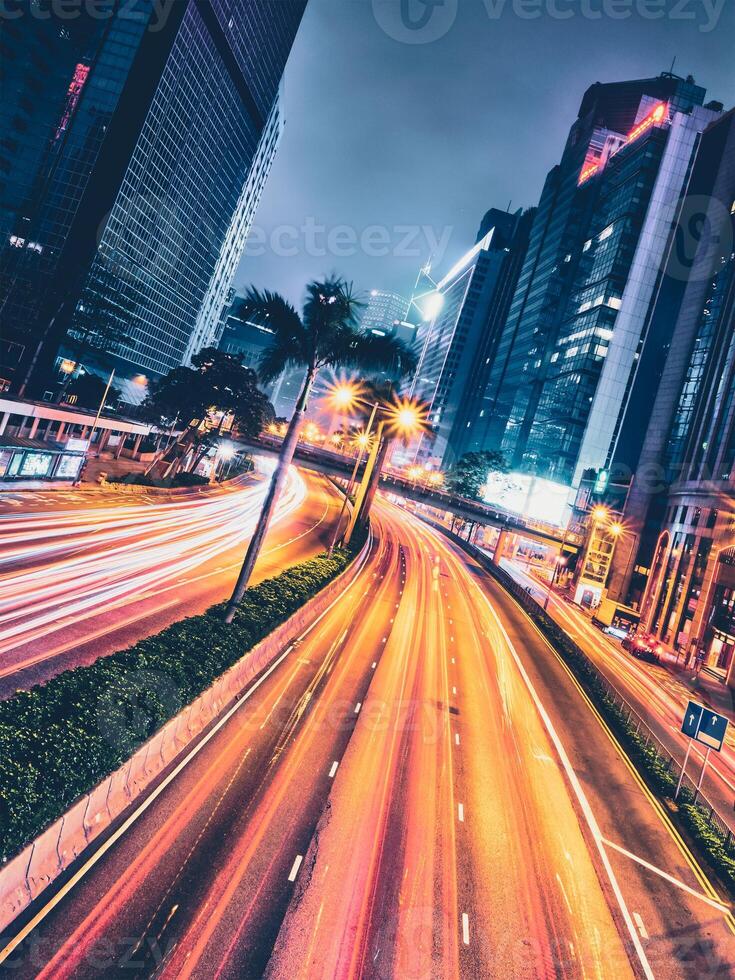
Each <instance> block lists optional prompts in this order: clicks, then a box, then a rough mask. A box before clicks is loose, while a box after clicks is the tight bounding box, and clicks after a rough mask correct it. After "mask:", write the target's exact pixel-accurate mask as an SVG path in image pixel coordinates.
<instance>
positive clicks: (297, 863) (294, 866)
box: [288, 854, 304, 881]
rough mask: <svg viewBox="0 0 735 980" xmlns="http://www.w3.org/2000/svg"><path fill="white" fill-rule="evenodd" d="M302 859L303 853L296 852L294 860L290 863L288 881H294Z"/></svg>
mask: <svg viewBox="0 0 735 980" xmlns="http://www.w3.org/2000/svg"><path fill="white" fill-rule="evenodd" d="M303 860H304V855H303V854H297V855H296V860H295V861H294V863H293V864H292V865H291V871H290V873H289V876H288V880H289V881H296V875H297V874H298V873H299V868H300V867H301V862H302V861H303Z"/></svg>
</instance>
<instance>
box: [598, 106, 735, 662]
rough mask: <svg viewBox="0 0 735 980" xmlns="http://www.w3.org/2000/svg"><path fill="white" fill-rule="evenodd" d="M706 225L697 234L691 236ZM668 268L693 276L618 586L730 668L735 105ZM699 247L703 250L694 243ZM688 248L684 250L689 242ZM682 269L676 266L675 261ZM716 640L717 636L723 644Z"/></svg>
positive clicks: (677, 635)
mask: <svg viewBox="0 0 735 980" xmlns="http://www.w3.org/2000/svg"><path fill="white" fill-rule="evenodd" d="M693 228H694V229H699V232H698V236H699V237H698V240H695V241H694V242H693V241H692V239H691V238H689V237H688V236H690V235H691V231H692V229H693ZM677 231H678V232H679V234H680V235H683V236H687V239H686V240H683V241H680V243H679V244H680V248H678V249H677V250H676V251H675V252H674V253H672V256H671V259H670V262H669V267H668V269H667V273H668V274H669V275H671V276H673V275H680V274H682V272H685V273H686V289H685V292H684V297H683V300H682V302H681V305H680V311H679V315H678V318H677V320H676V323H675V326H674V331H673V337H672V341H671V347H670V351H669V353H668V357H667V358H666V362H665V365H664V367H663V371H662V377H661V381H660V384H659V385H658V386H657V390H656V398H655V403H654V407H653V411H652V412H651V417H650V421H649V423H648V426H647V428H646V430H645V438H644V441H643V448H642V451H641V454H640V466H639V471H638V473H637V474H636V479H635V481H634V482H633V485H632V486H631V488H630V493H629V496H628V503H627V506H626V510H625V526H626V533H625V535H624V536H623V537H622V539H621V541H620V542H619V545H618V549H617V550H616V556H615V562H614V564H613V571H612V575H611V579H610V584H609V591H610V594H611V596H612V597H614V598H616V599H621V600H623V601H628V602H632V603H639V602H640V600H641V597H642V595H643V593H644V590H645V601H644V603H643V609H642V622H643V623H644V624H645V625H646V627H647V628H650V629H652V630H654V632H656V633H657V634H658V635H660V636H661V637H662V638H663V639H664V640H666V642H668V643H671V644H672V645H675V646H678V647H679V648H680V649H686V650H688V649H689V647H690V645H691V643H692V642H693V641H696V642H698V643H703V644H704V645H705V647H706V648H707V649H708V650H709V651H710V652H711V653H712V656H713V657H714V659H715V662H716V661H717V660H718V659H720V654H722V657H723V662H722V664H721V666H729V665H730V663H731V662H732V651H733V647H734V646H735V612H733V610H735V601H734V600H735V580H733V578H732V567H733V563H734V560H733V555H732V547H731V546H732V542H733V536H732V512H733V498H734V497H735V489H734V488H735V412H734V411H733V406H734V405H735V342H734V341H733V336H734V331H735V111H731V112H729V113H727V114H726V115H724V116H722V117H721V118H720V119H719V120H717V121H716V122H714V123H712V124H711V125H710V126H709V127H708V129H707V130H706V131H705V132H704V134H703V136H702V140H701V145H700V148H699V152H698V154H697V161H696V165H695V167H694V169H693V172H692V175H691V181H690V186H689V193H688V194H687V198H686V200H685V202H684V208H683V212H682V216H681V219H680V222H679V228H678V229H677ZM693 244H695V245H696V246H697V247H696V250H694V254H693V256H692V254H691V253H692V245H693ZM682 245H683V246H688V247H684V248H682V247H681V246H682ZM672 266H673V268H672ZM715 641H716V642H715Z"/></svg>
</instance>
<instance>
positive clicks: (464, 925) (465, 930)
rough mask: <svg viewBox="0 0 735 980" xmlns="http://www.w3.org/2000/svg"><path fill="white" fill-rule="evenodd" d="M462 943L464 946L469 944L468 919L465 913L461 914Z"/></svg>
mask: <svg viewBox="0 0 735 980" xmlns="http://www.w3.org/2000/svg"><path fill="white" fill-rule="evenodd" d="M462 942H463V943H464V944H465V946H469V944H470V917H469V916H468V915H467V913H466V912H463V913H462Z"/></svg>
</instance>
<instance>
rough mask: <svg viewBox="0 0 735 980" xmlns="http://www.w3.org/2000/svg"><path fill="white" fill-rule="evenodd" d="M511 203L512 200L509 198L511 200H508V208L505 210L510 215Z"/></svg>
mask: <svg viewBox="0 0 735 980" xmlns="http://www.w3.org/2000/svg"><path fill="white" fill-rule="evenodd" d="M512 203H513V198H511V199H510V200H509V201H508V207H507V208H506V211H507V212H508V214H510V206H511V204H512Z"/></svg>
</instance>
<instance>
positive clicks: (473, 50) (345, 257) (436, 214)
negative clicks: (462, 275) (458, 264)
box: [236, 0, 735, 303]
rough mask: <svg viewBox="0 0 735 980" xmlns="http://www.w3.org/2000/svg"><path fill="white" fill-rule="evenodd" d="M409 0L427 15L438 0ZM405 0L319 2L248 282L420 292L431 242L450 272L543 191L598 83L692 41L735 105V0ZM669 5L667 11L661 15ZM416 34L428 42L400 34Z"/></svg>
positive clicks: (716, 85)
mask: <svg viewBox="0 0 735 980" xmlns="http://www.w3.org/2000/svg"><path fill="white" fill-rule="evenodd" d="M406 2H407V3H409V5H410V6H409V10H410V14H411V16H412V17H414V18H416V19H417V20H418V18H419V17H421V16H422V13H423V12H424V9H425V8H424V4H423V2H419V0H406ZM439 2H440V4H441V0H439ZM554 9H556V10H559V11H562V12H565V11H569V10H575V11H576V13H575V15H574V16H573V17H571V18H567V19H558V18H557V17H554V16H552V15H551V14H550V13H549V11H553V10H554ZM581 9H585V10H586V11H588V12H590V11H591V12H593V13H599V12H601V11H603V10H604V11H607V14H606V15H605V14H603V16H602V17H598V18H597V19H592V18H590V17H589V16H583V15H582V14H581V13H580V10H581ZM399 10H400V8H399V0H309V3H308V7H307V11H306V14H305V16H304V20H303V22H302V25H301V29H300V31H299V35H298V37H297V40H296V44H295V46H294V49H293V52H292V55H291V59H290V62H289V65H288V68H287V71H286V76H285V86H286V87H285V108H286V118H287V122H286V131H285V133H284V137H283V141H282V143H281V146H280V149H279V152H278V156H277V159H276V162H275V164H274V167H273V170H272V173H271V176H270V179H269V181H268V184H267V186H266V189H265V192H264V195H263V200H262V203H261V206H260V209H259V212H258V214H257V216H256V221H255V225H256V227H255V230H254V234H253V236H252V238H251V242H250V244H249V246H248V250H247V251H246V255H245V258H244V259H243V262H242V264H241V267H240V270H239V272H238V276H237V280H236V285H237V286H238V287H242V286H244V285H246V284H248V283H250V282H253V283H255V284H256V285H258V286H260V287H266V288H271V289H276V290H278V291H280V292H283V293H284V294H286V295H287V296H288V297H289V298H291V299H292V300H293V301H294V302H297V303H298V302H299V301H300V299H301V297H302V292H303V285H304V283H305V282H306V281H307V280H308V279H310V278H313V277H319V276H322V275H323V274H325V273H330V272H337V273H339V274H341V275H344V276H345V277H346V278H348V279H351V280H353V281H354V283H355V286H356V287H357V288H358V290H360V291H362V290H368V289H370V288H384V289H393V290H396V291H398V292H403V293H405V294H407V295H408V294H410V291H411V287H412V285H413V282H414V279H415V277H416V272H417V270H418V268H419V266H420V265H421V264H422V263H423V262H424V261H426V259H427V258H428V257H429V253H430V251H432V249H433V250H434V252H435V253H436V258H435V262H434V270H433V271H434V273H435V274H436V275H437V276H438V275H441V273H442V272H443V271H446V270H447V269H448V268H449V266H450V265H451V264H452V262H454V261H455V260H456V259H457V257H458V256H460V255H461V254H462V253H463V252H464V251H465V250H466V249H467V248H468V247H469V246H470V245H471V244H472V242H473V241H474V237H475V233H476V229H477V226H478V224H479V221H480V218H481V216H482V214H483V213H484V211H485V210H487V208H489V207H499V208H506V207H507V206H508V203H509V201H512V208H513V209H514V210H515V209H517V208H518V207H520V206H523V207H528V206H532V205H534V204H536V203H537V201H538V197H539V194H540V191H541V187H542V185H543V180H544V177H545V174H546V172H547V171H548V169H549V168H550V167H551V166H552V165H553V164H554V163H555V162H556V161H557V160H558V159H559V156H560V154H561V150H562V148H563V145H564V140H565V139H566V135H567V131H568V129H569V126H570V124H571V123H572V121H573V120H574V118H575V117H576V114H577V110H578V108H579V103H580V100H581V98H582V95H583V93H584V91H585V89H586V88H587V87H588V85H590V84H591V83H593V82H595V81H601V82H608V81H621V80H623V79H627V78H642V77H647V76H651V75H657V74H659V73H660V72H661V71H664V70H669V68H670V67H671V61H672V58H674V56H676V59H677V60H676V66H675V71H676V73H677V74H680V75H687V74H692V75H694V77H695V79H696V80H697V82H698V83H699V84H700V85H704V86H705V87H706V88H707V98H708V99H717V100H719V101H721V102H723V103H725V106H726V108H730V107H732V106H733V105H735V59H733V56H732V52H733V43H734V42H735V2H733V0H724V2H723V0H507V2H505V4H504V2H503V0H444V2H443V5H441V6H438V7H437V8H436V9H435V10H434V12H433V16H432V19H430V20H429V22H428V25H427V27H426V28H424V31H423V33H422V31H420V30H417V31H410V30H408V29H406V28H405V27H404V26H403V24H402V22H401V20H400V14H399ZM616 10H617V12H618V13H619V14H620V15H621V17H622V15H623V14H625V13H626V12H627V13H628V14H629V16H628V17H627V18H625V19H613V18H612V17H611V16H610V13H611V12H614V11H616ZM489 11H490V12H497V11H502V13H501V14H500V16H497V13H496V15H495V16H492V15H491V13H489ZM524 11H525V16H520V14H521V13H523V12H524ZM538 11H541V16H536V17H535V18H534V19H531V17H530V15H532V14H536V13H537V12H538ZM657 11H659V12H665V13H666V16H665V17H664V18H662V19H645V17H644V16H643V13H645V12H648V13H649V15H650V16H651V17H652V16H653V15H654V14H656V12H657ZM718 12H719V17H718ZM453 15H454V21H453V23H452V24H451V26H450V27H449V29H448V30H446V33H444V34H443V36H441V37H438V38H435V39H434V40H431V38H430V36H429V38H428V39H426V38H427V33H428V34H429V35H430V34H431V32H432V31H433V32H434V33H438V32H440V31H442V30H443V29H444V28H445V27H446V26H447V24H448V22H449V21H451V18H452V16H453ZM715 20H716V22H717V26H716V27H715V28H714V29H709V28H711V25H712V24H713V22H714V21H715ZM379 21H380V23H379ZM381 24H384V25H385V26H386V29H383V27H381ZM401 34H403V36H407V37H409V38H411V39H413V40H416V39H419V38H422V39H426V40H423V43H406V42H405V41H403V40H401V39H396V37H394V36H391V35H398V36H399V38H400V35H401ZM402 226H404V227H402ZM405 226H407V227H405ZM422 228H428V229H429V230H428V231H423V230H422ZM328 232H329V233H330V235H331V238H330V239H328V238H327V233H328ZM437 243H438V244H437ZM253 253H260V254H253ZM385 253H387V254H385ZM442 253H443V254H442Z"/></svg>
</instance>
